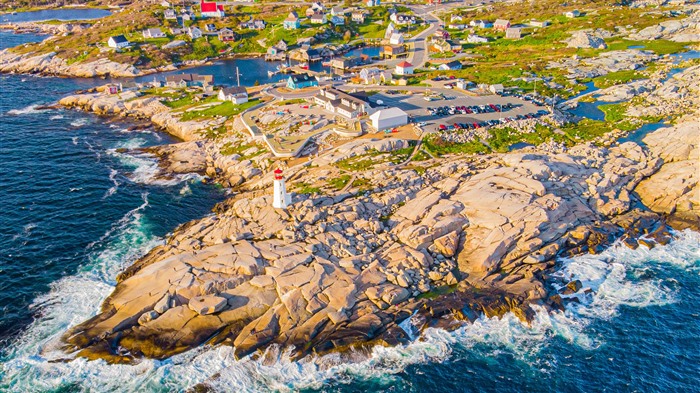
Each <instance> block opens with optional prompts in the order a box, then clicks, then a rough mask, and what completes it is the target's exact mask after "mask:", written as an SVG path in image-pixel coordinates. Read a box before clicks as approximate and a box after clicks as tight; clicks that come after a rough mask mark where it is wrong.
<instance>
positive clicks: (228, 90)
mask: <svg viewBox="0 0 700 393" xmlns="http://www.w3.org/2000/svg"><path fill="white" fill-rule="evenodd" d="M221 91H223V92H224V94H226V95H236V94H248V90H246V88H245V87H243V86H233V87H225V88H223V89H221Z"/></svg>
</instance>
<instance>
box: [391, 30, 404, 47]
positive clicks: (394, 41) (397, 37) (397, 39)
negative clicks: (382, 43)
mask: <svg viewBox="0 0 700 393" xmlns="http://www.w3.org/2000/svg"><path fill="white" fill-rule="evenodd" d="M403 42H404V41H403V34H401V33H394V34H392V35H391V37H390V38H389V45H403Z"/></svg>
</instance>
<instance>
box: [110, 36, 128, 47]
mask: <svg viewBox="0 0 700 393" xmlns="http://www.w3.org/2000/svg"><path fill="white" fill-rule="evenodd" d="M107 46H109V47H110V48H115V49H122V48H128V47H129V46H131V43H130V42H129V40H127V39H126V37H124V36H123V35H115V36H114V37H109V39H108V40H107Z"/></svg>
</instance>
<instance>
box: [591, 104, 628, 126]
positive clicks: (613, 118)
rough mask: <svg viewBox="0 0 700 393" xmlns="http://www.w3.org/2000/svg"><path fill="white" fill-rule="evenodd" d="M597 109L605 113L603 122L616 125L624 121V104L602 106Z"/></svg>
mask: <svg viewBox="0 0 700 393" xmlns="http://www.w3.org/2000/svg"><path fill="white" fill-rule="evenodd" d="M598 109H600V110H601V111H603V113H605V121H607V122H611V123H617V122H619V121H622V120H624V119H625V111H626V110H627V105H626V104H624V103H621V104H604V105H600V106H598Z"/></svg>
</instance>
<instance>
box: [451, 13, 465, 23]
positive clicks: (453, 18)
mask: <svg viewBox="0 0 700 393" xmlns="http://www.w3.org/2000/svg"><path fill="white" fill-rule="evenodd" d="M463 20H464V17H463V16H462V15H459V14H454V15H452V16H450V22H461V21H463Z"/></svg>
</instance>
